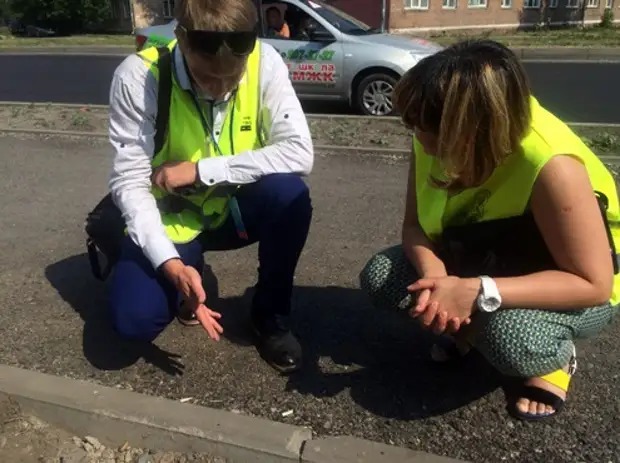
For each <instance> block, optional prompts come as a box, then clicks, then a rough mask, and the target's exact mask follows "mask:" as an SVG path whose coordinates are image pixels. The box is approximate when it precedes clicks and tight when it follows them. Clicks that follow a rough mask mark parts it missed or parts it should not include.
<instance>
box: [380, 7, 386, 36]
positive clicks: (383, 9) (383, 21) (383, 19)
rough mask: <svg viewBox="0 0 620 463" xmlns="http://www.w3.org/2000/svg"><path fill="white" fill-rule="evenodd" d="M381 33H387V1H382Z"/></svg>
mask: <svg viewBox="0 0 620 463" xmlns="http://www.w3.org/2000/svg"><path fill="white" fill-rule="evenodd" d="M381 32H387V0H381Z"/></svg>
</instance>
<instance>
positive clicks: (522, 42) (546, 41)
mask: <svg viewBox="0 0 620 463" xmlns="http://www.w3.org/2000/svg"><path fill="white" fill-rule="evenodd" d="M429 38H430V39H431V40H433V41H435V42H437V43H440V44H442V45H449V44H451V43H454V42H456V41H459V40H462V39H465V38H490V39H493V40H497V41H498V42H501V43H503V44H505V45H507V46H510V47H620V27H611V28H604V27H599V26H592V27H586V28H583V29H582V28H566V29H548V30H545V29H542V30H532V31H518V32H515V31H506V32H502V31H497V30H495V31H488V32H484V33H478V34H464V33H442V32H438V33H433V34H430V35H429Z"/></svg>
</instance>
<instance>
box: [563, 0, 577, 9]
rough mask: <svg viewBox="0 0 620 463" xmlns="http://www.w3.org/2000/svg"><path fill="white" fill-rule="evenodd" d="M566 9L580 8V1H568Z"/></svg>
mask: <svg viewBox="0 0 620 463" xmlns="http://www.w3.org/2000/svg"><path fill="white" fill-rule="evenodd" d="M566 8H579V0H566Z"/></svg>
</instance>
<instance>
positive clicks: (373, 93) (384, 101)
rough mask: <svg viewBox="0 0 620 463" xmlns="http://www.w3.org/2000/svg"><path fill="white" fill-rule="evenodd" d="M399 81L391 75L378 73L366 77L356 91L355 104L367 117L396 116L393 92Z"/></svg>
mask: <svg viewBox="0 0 620 463" xmlns="http://www.w3.org/2000/svg"><path fill="white" fill-rule="evenodd" d="M396 82H398V80H397V79H396V78H395V77H394V76H391V75H389V74H384V73H377V74H370V75H369V76H366V77H365V78H364V79H362V81H361V82H360V83H359V85H358V86H357V88H356V90H355V100H354V104H355V107H356V108H357V110H358V111H359V112H360V113H362V114H363V115H365V116H379V117H383V116H394V115H395V114H396V111H395V110H394V105H393V104H392V92H393V91H394V87H395V86H396Z"/></svg>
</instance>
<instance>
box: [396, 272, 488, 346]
mask: <svg viewBox="0 0 620 463" xmlns="http://www.w3.org/2000/svg"><path fill="white" fill-rule="evenodd" d="M479 289H480V281H479V280H478V279H475V278H472V279H464V278H458V277H453V276H449V277H440V278H423V279H420V280H418V281H416V282H415V283H414V284H412V285H411V286H409V287H408V288H407V290H408V291H410V292H417V291H420V297H418V304H417V305H416V306H415V307H414V308H413V309H412V310H411V311H410V315H411V316H412V317H413V318H418V317H420V321H421V323H422V325H423V326H425V327H426V328H429V329H432V330H433V332H434V333H436V334H442V333H445V332H448V333H451V334H453V333H456V332H457V331H458V330H459V329H460V328H461V326H463V325H468V324H469V323H470V322H471V318H470V317H471V315H472V313H473V311H474V303H475V300H476V297H477V295H478V291H479ZM429 291H430V295H429V293H428V292H429ZM422 296H423V297H422ZM420 299H422V300H421V301H420ZM420 302H423V303H422V304H421V303H420Z"/></svg>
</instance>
